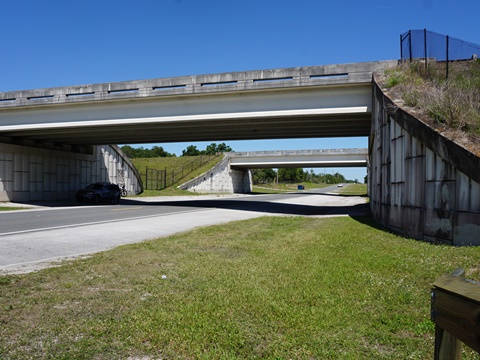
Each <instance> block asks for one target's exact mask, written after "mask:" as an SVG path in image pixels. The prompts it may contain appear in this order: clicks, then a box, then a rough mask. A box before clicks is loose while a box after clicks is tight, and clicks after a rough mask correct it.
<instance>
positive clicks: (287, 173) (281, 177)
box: [278, 168, 305, 183]
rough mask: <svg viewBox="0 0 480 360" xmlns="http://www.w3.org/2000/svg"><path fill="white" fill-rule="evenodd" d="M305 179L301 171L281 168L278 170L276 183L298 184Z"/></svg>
mask: <svg viewBox="0 0 480 360" xmlns="http://www.w3.org/2000/svg"><path fill="white" fill-rule="evenodd" d="M304 178H305V173H304V171H303V169H301V168H299V169H295V168H281V169H278V181H279V182H290V183H293V182H299V181H303V180H304Z"/></svg>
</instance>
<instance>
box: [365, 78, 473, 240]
mask: <svg viewBox="0 0 480 360" xmlns="http://www.w3.org/2000/svg"><path fill="white" fill-rule="evenodd" d="M369 154H370V155H369V163H370V174H369V193H370V194H369V195H370V204H371V209H372V213H373V216H374V218H375V220H376V221H377V222H379V223H381V224H382V225H384V226H385V227H387V228H389V229H390V230H392V231H394V232H397V233H400V234H403V235H405V236H408V237H413V238H416V239H422V240H426V241H431V242H440V243H447V244H452V245H459V246H461V245H480V171H478V169H480V158H479V157H478V156H475V155H474V154H472V153H470V152H468V151H467V150H465V149H464V148H462V147H460V146H459V145H457V144H456V143H454V142H452V141H450V140H448V139H446V138H445V137H443V136H442V135H441V134H439V133H438V132H436V131H435V130H434V129H432V128H431V127H429V126H428V125H427V124H425V123H423V122H421V121H419V120H418V119H417V118H415V117H414V116H412V115H410V114H408V113H407V112H405V111H404V110H402V109H401V108H399V107H398V106H397V105H395V104H394V102H393V101H391V99H389V98H388V97H387V96H386V95H385V94H384V92H383V91H382V89H381V88H380V87H379V86H378V85H377V83H376V82H374V84H373V111H372V132H371V137H370V149H369Z"/></svg>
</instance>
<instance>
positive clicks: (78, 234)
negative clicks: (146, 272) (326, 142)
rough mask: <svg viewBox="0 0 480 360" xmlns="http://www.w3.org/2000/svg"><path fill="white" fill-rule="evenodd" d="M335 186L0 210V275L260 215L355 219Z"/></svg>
mask: <svg viewBox="0 0 480 360" xmlns="http://www.w3.org/2000/svg"><path fill="white" fill-rule="evenodd" d="M334 189H336V187H329V188H324V189H320V190H315V191H302V192H295V193H287V194H275V195H240V196H239V195H233V196H212V195H210V196H197V197H188V198H185V197H173V198H163V197H158V198H136V199H133V200H132V199H122V200H121V202H120V204H118V205H96V206H92V205H83V204H81V205H77V204H75V203H63V204H59V203H56V204H47V206H45V204H43V206H38V207H34V208H32V209H28V210H18V211H7V212H0V275H1V274H2V273H3V274H5V273H22V272H29V271H34V270H37V269H40V268H43V267H45V266H51V265H52V263H53V264H55V263H56V262H58V261H61V260H65V259H70V258H76V257H78V256H82V255H86V254H91V253H94V252H98V251H103V250H107V249H110V248H113V247H115V246H119V245H122V244H126V243H132V242H139V241H143V240H146V239H150V238H156V237H161V236H166V235H170V234H173V233H177V232H181V231H186V230H189V229H192V228H194V227H198V226H205V225H212V224H218V223H225V222H229V221H234V220H243V219H248V218H253V217H258V216H264V215H303V216H342V215H349V216H356V215H363V214H365V213H368V205H367V204H365V199H364V198H361V197H351V196H341V195H332V194H329V192H330V191H332V190H334Z"/></svg>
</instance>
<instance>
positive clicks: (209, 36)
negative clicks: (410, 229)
mask: <svg viewBox="0 0 480 360" xmlns="http://www.w3.org/2000/svg"><path fill="white" fill-rule="evenodd" d="M479 13H480V1H478V0H470V1H467V0H456V1H453V0H450V1H446V0H404V1H387V0H382V1H380V0H362V1H359V0H344V1H339V0H335V1H333V0H330V1H326V0H290V1H288V0H135V1H133V0H81V1H74V0H72V1H65V0H61V1H60V0H44V1H39V0H15V1H3V2H2V5H1V7H0V34H1V37H0V39H1V42H0V51H1V52H0V91H10V90H26V89H34V88H46V87H56V86H66V85H79V84H91V83H102V82H115V81H123V80H140V79H150V78H161V77H172V76H183V75H199V74H210V73H219V72H230V71H244V70H259V69H272V68H284V67H296V66H311V65H326V64H341V63H350V62H362V61H375V60H392V59H398V58H399V57H400V45H399V38H400V34H401V33H403V32H405V31H407V30H409V29H423V28H427V29H428V30H431V31H435V32H437V33H441V34H445V35H450V36H452V37H455V38H459V39H462V40H466V41H469V42H473V43H476V44H480V31H479V27H478V14H479ZM211 142H212V141H210V142H206V143H193V145H197V147H198V148H199V149H204V148H205V147H206V145H207V144H209V143H211ZM215 142H216V143H220V142H222V141H215ZM226 143H227V144H228V145H230V146H231V147H232V148H233V149H234V150H236V151H254V150H294V149H304V150H306V149H325V148H351V147H367V139H366V138H348V139H308V140H306V139H292V140H278V141H273V140H270V141H243V142H238V141H226ZM190 144H192V143H181V144H180V143H177V144H156V145H159V146H162V147H163V148H164V149H165V150H166V151H168V152H171V153H175V154H177V155H181V152H182V150H183V149H185V148H186V147H187V146H188V145H190ZM143 146H145V147H149V145H148V144H143ZM337 170H338V171H340V172H341V173H343V174H344V175H345V176H346V177H347V178H349V179H355V178H357V179H359V180H363V177H364V176H365V169H327V171H328V172H330V171H337ZM315 171H316V172H323V171H324V169H316V170H315Z"/></svg>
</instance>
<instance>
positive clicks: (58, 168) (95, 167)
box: [0, 143, 142, 202]
mask: <svg viewBox="0 0 480 360" xmlns="http://www.w3.org/2000/svg"><path fill="white" fill-rule="evenodd" d="M93 182H112V183H124V184H125V187H126V189H127V191H128V192H129V193H134V194H137V193H139V192H141V191H142V183H141V180H140V177H139V176H138V173H137V170H136V169H135V167H134V166H133V164H132V163H131V162H130V160H129V159H128V158H127V157H126V156H125V155H124V154H123V153H122V151H121V150H120V149H119V148H118V147H117V146H116V145H101V146H100V145H99V146H94V147H93V153H92V154H83V153H75V152H70V151H61V150H50V149H44V148H36V147H30V146H24V145H14V144H6V143H0V201H4V202H6V201H12V202H32V201H57V200H72V199H74V198H75V191H76V190H78V189H80V188H83V187H85V186H87V185H88V184H90V183H93Z"/></svg>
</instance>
